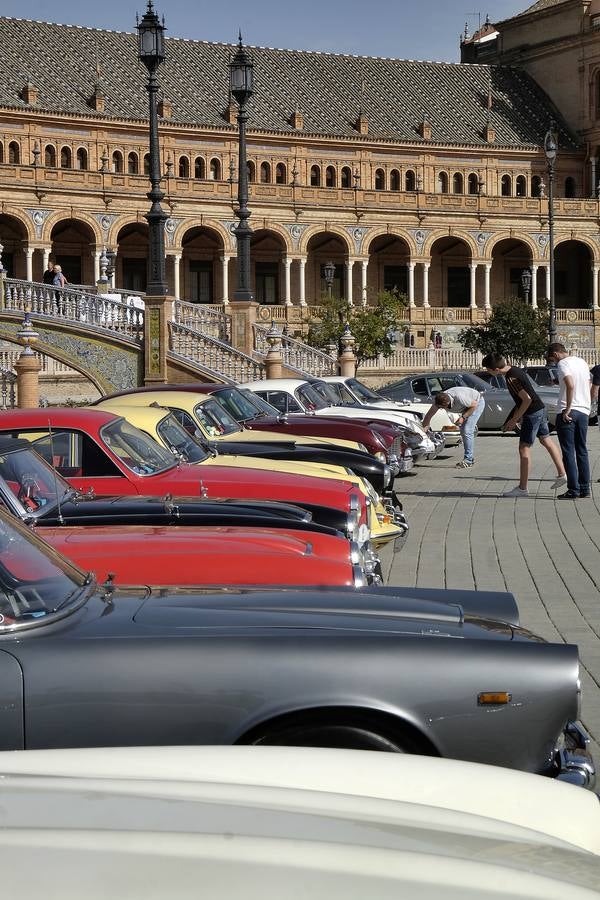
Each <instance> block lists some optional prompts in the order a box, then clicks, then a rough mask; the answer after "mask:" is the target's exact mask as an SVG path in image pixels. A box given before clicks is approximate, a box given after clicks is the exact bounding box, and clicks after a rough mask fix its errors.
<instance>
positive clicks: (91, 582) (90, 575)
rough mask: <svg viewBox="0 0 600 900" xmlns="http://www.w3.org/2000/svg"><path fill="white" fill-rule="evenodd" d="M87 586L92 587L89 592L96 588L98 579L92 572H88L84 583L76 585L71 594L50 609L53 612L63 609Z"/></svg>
mask: <svg viewBox="0 0 600 900" xmlns="http://www.w3.org/2000/svg"><path fill="white" fill-rule="evenodd" d="M86 588H91V589H92V590H90V591H88V593H92V591H95V590H96V579H95V577H94V575H93V573H92V572H88V573H87V574H86V576H85V581H84V582H83V584H82V585H78V586H77V587H75V588H74V589H73V590H72V591H71V593H70V594H67V596H66V597H65V598H64V599H63V600H61V601H60V603H59V604H58V605H57V606H55V607H54V608H53V609H51V610H49V612H51V613H57V612H60V610H61V609H64V608H65V606H68V605H69V604H70V603H72V602H73V601H74V598H75V597H76V596H77V595H78V594H81V593H82V592H83V591H84V590H85V589H86Z"/></svg>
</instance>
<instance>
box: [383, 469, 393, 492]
mask: <svg viewBox="0 0 600 900" xmlns="http://www.w3.org/2000/svg"><path fill="white" fill-rule="evenodd" d="M391 481H392V470H391V468H390V466H384V467H383V485H384V487H387V486H388V484H390V483H391Z"/></svg>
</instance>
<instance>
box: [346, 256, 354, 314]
mask: <svg viewBox="0 0 600 900" xmlns="http://www.w3.org/2000/svg"><path fill="white" fill-rule="evenodd" d="M353 269H354V260H353V259H347V260H346V300H347V301H348V303H349V304H350V306H352V305H353V304H352V271H353Z"/></svg>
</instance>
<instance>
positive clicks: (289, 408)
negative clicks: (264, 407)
mask: <svg viewBox="0 0 600 900" xmlns="http://www.w3.org/2000/svg"><path fill="white" fill-rule="evenodd" d="M259 396H260V397H264V398H265V400H268V402H269V403H270V404H271V405H272V406H274V407H275V409H278V410H279V412H281V413H286V412H301V407H300V405H299V403H297V401H296V400H294V398H293V397H292V396H290V394H286V392H285V391H267V392H266V394H265V393H263V392H259Z"/></svg>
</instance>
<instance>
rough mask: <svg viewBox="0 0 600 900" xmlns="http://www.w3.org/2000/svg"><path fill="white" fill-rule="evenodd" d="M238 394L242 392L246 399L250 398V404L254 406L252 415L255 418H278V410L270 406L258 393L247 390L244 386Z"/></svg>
mask: <svg viewBox="0 0 600 900" xmlns="http://www.w3.org/2000/svg"><path fill="white" fill-rule="evenodd" d="M240 394H243V395H244V397H245V398H246V400H250V402H251V403H252V405H253V406H254V416H253V418H255V419H264V418H265V417H267V416H268V417H269V418H271V419H272V418H273V417H275V418H278V417H279V416H280V415H281V413H280V412H279V410H278V409H277V408H276V407H275V406H272V404H271V403H269V402H268V401H267V400H265V398H264V397H261V396H260V395H259V394H254V393H253V392H252V391H250V390H248V388H244V389H243V390H241V391H240Z"/></svg>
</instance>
